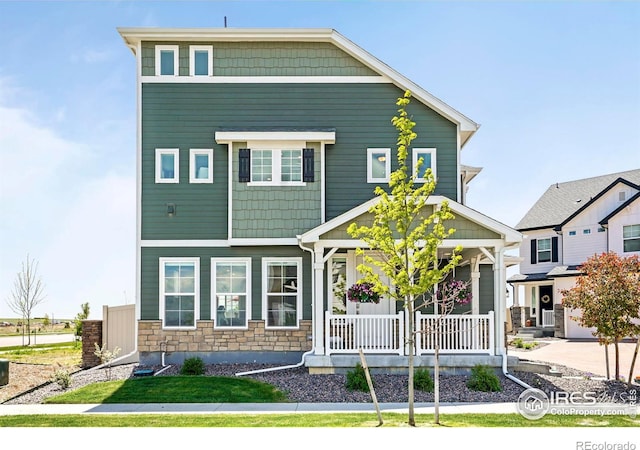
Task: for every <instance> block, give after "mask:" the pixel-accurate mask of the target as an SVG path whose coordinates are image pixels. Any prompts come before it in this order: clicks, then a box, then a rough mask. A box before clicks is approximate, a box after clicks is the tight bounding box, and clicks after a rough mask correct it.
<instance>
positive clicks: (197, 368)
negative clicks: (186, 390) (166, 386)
mask: <svg viewBox="0 0 640 450" xmlns="http://www.w3.org/2000/svg"><path fill="white" fill-rule="evenodd" d="M180 374H182V375H204V362H203V361H202V359H201V358H199V357H197V356H194V357H192V358H187V359H185V360H184V363H183V364H182V367H181V368H180Z"/></svg>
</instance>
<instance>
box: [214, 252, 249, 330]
mask: <svg viewBox="0 0 640 450" xmlns="http://www.w3.org/2000/svg"><path fill="white" fill-rule="evenodd" d="M250 274H251V258H223V259H212V260H211V292H212V293H213V301H212V304H213V307H214V309H215V326H216V328H217V327H243V328H246V327H247V320H248V319H249V317H250V315H251V314H250V307H251V301H250V292H251V277H250V276H249V275H250Z"/></svg>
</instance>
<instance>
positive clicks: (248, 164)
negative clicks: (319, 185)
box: [238, 148, 314, 186]
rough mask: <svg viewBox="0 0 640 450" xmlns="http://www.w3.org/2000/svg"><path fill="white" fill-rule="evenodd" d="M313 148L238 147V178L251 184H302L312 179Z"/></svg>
mask: <svg viewBox="0 0 640 450" xmlns="http://www.w3.org/2000/svg"><path fill="white" fill-rule="evenodd" d="M313 160H314V150H313V149H311V148H305V149H303V148H296V149H286V148H285V149H259V148H258V149H240V152H239V169H238V171H239V181H240V182H249V183H250V184H252V185H276V186H287V185H295V186H301V185H304V183H305V182H307V181H314V162H313Z"/></svg>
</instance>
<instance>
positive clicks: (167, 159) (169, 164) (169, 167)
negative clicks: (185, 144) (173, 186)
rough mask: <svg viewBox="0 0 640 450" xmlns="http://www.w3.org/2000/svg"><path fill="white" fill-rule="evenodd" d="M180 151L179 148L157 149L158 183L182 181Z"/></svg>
mask: <svg viewBox="0 0 640 450" xmlns="http://www.w3.org/2000/svg"><path fill="white" fill-rule="evenodd" d="M178 156H179V150H178V149H177V148H157V149H156V183H178V182H179V179H180V174H179V166H180V165H179V164H178V159H179V158H178Z"/></svg>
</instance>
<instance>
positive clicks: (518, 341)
mask: <svg viewBox="0 0 640 450" xmlns="http://www.w3.org/2000/svg"><path fill="white" fill-rule="evenodd" d="M513 345H514V346H515V347H516V348H522V347H523V345H524V343H523V342H522V338H515V339H514V340H513Z"/></svg>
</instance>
